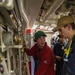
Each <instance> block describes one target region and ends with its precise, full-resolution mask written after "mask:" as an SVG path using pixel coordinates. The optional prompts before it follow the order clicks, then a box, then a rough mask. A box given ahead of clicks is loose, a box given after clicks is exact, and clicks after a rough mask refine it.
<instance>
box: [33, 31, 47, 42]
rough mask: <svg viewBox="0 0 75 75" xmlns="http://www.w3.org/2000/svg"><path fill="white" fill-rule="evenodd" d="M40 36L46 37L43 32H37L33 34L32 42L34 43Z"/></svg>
mask: <svg viewBox="0 0 75 75" xmlns="http://www.w3.org/2000/svg"><path fill="white" fill-rule="evenodd" d="M41 36H46V35H45V33H44V32H43V31H37V32H36V33H35V34H34V37H33V40H34V42H36V40H37V39H38V38H40V37H41Z"/></svg>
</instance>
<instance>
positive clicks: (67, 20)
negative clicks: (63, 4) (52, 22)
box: [54, 16, 74, 31]
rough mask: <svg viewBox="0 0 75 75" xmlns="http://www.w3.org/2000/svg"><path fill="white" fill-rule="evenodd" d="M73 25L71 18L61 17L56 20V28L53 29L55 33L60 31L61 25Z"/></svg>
mask: <svg viewBox="0 0 75 75" xmlns="http://www.w3.org/2000/svg"><path fill="white" fill-rule="evenodd" d="M69 23H74V20H73V18H72V16H63V17H61V18H60V19H59V20H58V23H57V27H56V28H55V29H54V30H55V31H56V30H58V29H60V28H61V27H62V26H63V25H66V24H69Z"/></svg>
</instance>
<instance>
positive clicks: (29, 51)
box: [25, 47, 36, 56]
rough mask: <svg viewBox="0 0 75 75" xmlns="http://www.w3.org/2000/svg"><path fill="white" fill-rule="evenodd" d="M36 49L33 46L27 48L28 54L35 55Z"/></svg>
mask: <svg viewBox="0 0 75 75" xmlns="http://www.w3.org/2000/svg"><path fill="white" fill-rule="evenodd" d="M35 51H36V50H34V49H33V47H32V48H31V49H25V52H26V54H27V55H29V56H33V55H34V54H35Z"/></svg>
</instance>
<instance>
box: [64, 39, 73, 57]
mask: <svg viewBox="0 0 75 75" xmlns="http://www.w3.org/2000/svg"><path fill="white" fill-rule="evenodd" d="M71 44H72V40H71V41H70V44H69V47H68V49H67V48H66V49H64V53H65V55H66V58H68V56H69V54H70V52H71Z"/></svg>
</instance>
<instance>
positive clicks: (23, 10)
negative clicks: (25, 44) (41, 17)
mask: <svg viewBox="0 0 75 75" xmlns="http://www.w3.org/2000/svg"><path fill="white" fill-rule="evenodd" d="M17 2H18V4H19V11H20V14H21V15H22V17H23V18H24V20H25V21H26V23H27V25H29V20H28V17H27V15H26V13H25V9H24V5H23V2H24V0H17Z"/></svg>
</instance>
